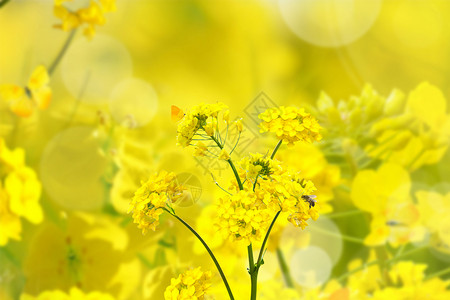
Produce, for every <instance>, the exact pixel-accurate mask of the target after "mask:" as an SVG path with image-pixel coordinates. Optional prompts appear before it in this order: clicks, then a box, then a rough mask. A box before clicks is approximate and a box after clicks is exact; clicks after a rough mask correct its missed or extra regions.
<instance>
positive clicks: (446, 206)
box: [416, 190, 450, 246]
mask: <svg viewBox="0 0 450 300" xmlns="http://www.w3.org/2000/svg"><path fill="white" fill-rule="evenodd" d="M416 198H417V202H418V208H419V211H420V221H421V223H422V224H423V225H424V226H425V227H426V228H427V230H428V231H429V233H430V234H432V235H435V236H436V237H437V239H438V240H439V241H441V242H442V243H443V244H444V245H447V246H448V245H450V230H449V228H450V222H449V218H448V215H449V214H450V193H447V194H445V195H441V194H440V193H437V192H435V191H423V190H421V191H417V192H416Z"/></svg>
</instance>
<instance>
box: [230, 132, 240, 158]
mask: <svg viewBox="0 0 450 300" xmlns="http://www.w3.org/2000/svg"><path fill="white" fill-rule="evenodd" d="M240 139H241V133H240V132H239V134H238V138H237V141H236V144H234V147H233V149H231V151H230V155H231V153H233V151H234V149H236V146H237V145H238V144H239V140H240Z"/></svg>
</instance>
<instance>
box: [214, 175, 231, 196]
mask: <svg viewBox="0 0 450 300" xmlns="http://www.w3.org/2000/svg"><path fill="white" fill-rule="evenodd" d="M211 177H212V179H213V180H214V183H215V184H216V185H217V186H218V187H219V188H220V189H221V190H222V191H224V192H226V193H228V194H230V195H231V196H233V194H232V193H230V192H229V191H227V190H226V189H224V188H223V187H221V186H220V184H219V183H218V182H217V181H216V178H214V175H213V173H211Z"/></svg>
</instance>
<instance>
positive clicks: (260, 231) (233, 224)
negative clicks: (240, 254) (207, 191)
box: [216, 191, 271, 244]
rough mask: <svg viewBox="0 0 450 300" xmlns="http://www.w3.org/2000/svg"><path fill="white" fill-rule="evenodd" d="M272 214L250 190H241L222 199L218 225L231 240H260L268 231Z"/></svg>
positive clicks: (250, 241)
mask: <svg viewBox="0 0 450 300" xmlns="http://www.w3.org/2000/svg"><path fill="white" fill-rule="evenodd" d="M270 219H271V216H270V214H269V210H267V209H266V205H265V204H264V203H263V202H262V201H261V199H258V198H257V195H256V194H255V193H253V192H250V191H239V192H238V193H236V194H234V195H232V196H229V195H227V196H225V197H223V198H221V199H220V204H219V205H218V206H217V220H216V226H217V227H218V229H219V231H220V232H221V233H222V235H223V236H224V237H226V238H229V239H230V240H231V241H235V240H244V241H247V243H248V244H250V243H253V242H256V241H260V240H261V239H262V238H263V237H264V234H265V233H266V231H267V228H268V226H269V222H270Z"/></svg>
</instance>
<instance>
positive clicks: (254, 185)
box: [253, 173, 259, 191]
mask: <svg viewBox="0 0 450 300" xmlns="http://www.w3.org/2000/svg"><path fill="white" fill-rule="evenodd" d="M258 177H259V173H258V175H256V178H255V182H254V183H253V191H255V188H256V183H257V182H258Z"/></svg>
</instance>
